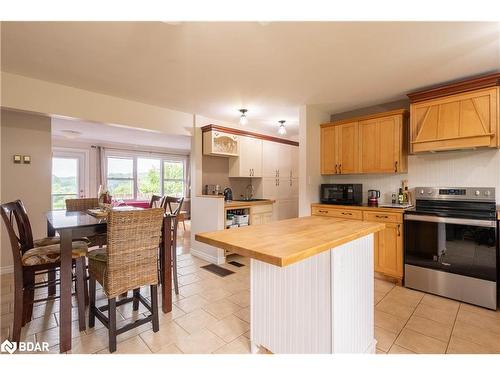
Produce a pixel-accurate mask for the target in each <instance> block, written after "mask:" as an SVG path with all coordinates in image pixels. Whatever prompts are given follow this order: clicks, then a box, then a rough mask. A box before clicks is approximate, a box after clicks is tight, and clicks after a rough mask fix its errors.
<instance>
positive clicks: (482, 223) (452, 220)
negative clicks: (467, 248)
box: [405, 214, 497, 228]
mask: <svg viewBox="0 0 500 375" xmlns="http://www.w3.org/2000/svg"><path fill="white" fill-rule="evenodd" d="M405 220H409V221H426V222H430V223H445V224H459V225H460V224H462V225H473V226H476V227H486V228H496V227H497V222H496V221H494V220H477V219H462V218H456V217H441V216H430V215H412V214H406V215H405Z"/></svg>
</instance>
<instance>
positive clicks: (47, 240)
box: [33, 237, 90, 247]
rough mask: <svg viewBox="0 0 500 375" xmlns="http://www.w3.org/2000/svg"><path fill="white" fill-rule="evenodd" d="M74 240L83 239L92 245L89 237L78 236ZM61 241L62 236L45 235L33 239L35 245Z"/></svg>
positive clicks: (46, 244)
mask: <svg viewBox="0 0 500 375" xmlns="http://www.w3.org/2000/svg"><path fill="white" fill-rule="evenodd" d="M73 241H83V242H86V243H87V245H90V240H89V239H88V238H87V237H81V238H76V239H74V240H73ZM60 243H61V237H44V238H39V239H37V240H33V247H41V246H49V245H58V244H60Z"/></svg>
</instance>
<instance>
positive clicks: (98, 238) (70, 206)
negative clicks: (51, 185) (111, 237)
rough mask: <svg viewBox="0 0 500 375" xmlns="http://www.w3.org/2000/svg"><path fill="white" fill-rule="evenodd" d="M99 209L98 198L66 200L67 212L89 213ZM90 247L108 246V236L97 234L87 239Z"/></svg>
mask: <svg viewBox="0 0 500 375" xmlns="http://www.w3.org/2000/svg"><path fill="white" fill-rule="evenodd" d="M96 207H99V200H98V199H97V198H74V199H66V211H70V212H71V211H87V210H89V209H91V208H96ZM86 240H87V242H88V246H89V247H94V246H99V247H103V246H104V245H106V234H96V235H93V236H89V237H87V238H86Z"/></svg>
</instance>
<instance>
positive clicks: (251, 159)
mask: <svg viewBox="0 0 500 375" xmlns="http://www.w3.org/2000/svg"><path fill="white" fill-rule="evenodd" d="M262 142H263V141H262V140H261V139H257V138H253V137H244V136H243V137H240V138H239V146H240V153H239V156H238V157H236V158H234V157H232V158H230V159H229V177H262Z"/></svg>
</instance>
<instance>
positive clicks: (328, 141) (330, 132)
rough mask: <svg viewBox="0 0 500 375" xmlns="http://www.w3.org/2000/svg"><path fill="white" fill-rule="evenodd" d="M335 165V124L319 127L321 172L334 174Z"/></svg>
mask: <svg viewBox="0 0 500 375" xmlns="http://www.w3.org/2000/svg"><path fill="white" fill-rule="evenodd" d="M336 167H337V130H336V126H327V127H323V128H321V174H335V173H336Z"/></svg>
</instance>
